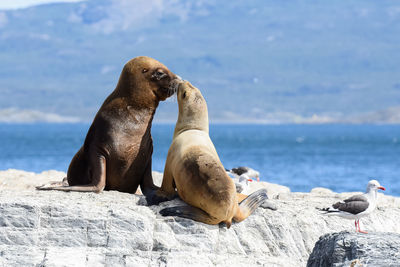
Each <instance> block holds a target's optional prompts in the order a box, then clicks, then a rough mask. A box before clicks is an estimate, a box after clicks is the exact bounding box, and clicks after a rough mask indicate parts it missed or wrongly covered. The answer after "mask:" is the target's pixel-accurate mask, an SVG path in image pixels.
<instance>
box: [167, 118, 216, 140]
mask: <svg viewBox="0 0 400 267" xmlns="http://www.w3.org/2000/svg"><path fill="white" fill-rule="evenodd" d="M195 116H196V118H193V116H192V117H186V116H184V115H182V114H181V113H179V116H178V120H177V122H176V125H175V131H174V138H175V137H176V136H178V135H179V134H181V133H183V132H185V131H188V130H199V131H202V132H205V133H207V134H209V128H208V114H207V112H205V114H199V116H197V114H196V115H195Z"/></svg>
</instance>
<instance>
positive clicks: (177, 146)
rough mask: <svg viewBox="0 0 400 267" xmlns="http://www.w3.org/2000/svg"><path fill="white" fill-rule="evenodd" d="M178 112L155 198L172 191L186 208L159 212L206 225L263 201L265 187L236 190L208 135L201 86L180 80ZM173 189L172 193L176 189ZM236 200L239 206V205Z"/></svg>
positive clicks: (226, 219)
mask: <svg viewBox="0 0 400 267" xmlns="http://www.w3.org/2000/svg"><path fill="white" fill-rule="evenodd" d="M177 99H178V105H179V116H178V121H177V123H176V126H175V132H174V136H173V141H172V144H171V146H170V148H169V151H168V156H167V160H166V163H165V169H164V177H163V182H162V186H161V189H160V190H159V191H158V192H157V194H156V195H157V197H160V199H165V198H168V199H172V198H173V197H175V195H176V193H177V194H178V195H179V196H180V198H181V199H182V200H183V201H185V202H186V203H188V204H189V205H190V206H179V207H170V208H165V209H163V210H161V211H160V213H161V214H162V215H163V216H169V215H175V216H180V217H184V218H190V219H193V220H195V221H200V222H203V223H207V224H218V223H221V222H224V223H225V224H226V225H227V227H228V228H229V227H230V226H231V223H232V219H233V220H234V221H236V222H240V221H242V220H244V219H245V218H247V217H248V216H249V215H250V214H251V213H252V212H253V211H254V210H255V209H256V208H257V207H258V206H259V205H260V204H262V202H263V201H264V200H266V199H267V198H268V197H267V194H266V190H265V189H261V190H258V191H256V192H254V193H253V194H251V195H250V196H248V197H247V196H245V195H242V194H238V193H236V188H235V184H234V183H233V181H232V179H231V178H230V177H229V176H228V175H227V173H226V171H225V168H224V166H223V165H222V163H221V161H220V159H219V157H218V154H217V151H216V150H215V147H214V145H213V143H212V141H211V139H210V137H209V134H208V111H207V103H206V101H205V100H204V98H203V96H202V94H201V93H200V90H199V89H197V88H195V87H193V86H192V85H191V84H190V83H189V82H182V83H181V84H180V85H179V88H178V93H177ZM175 188H176V191H175ZM239 202H240V204H239Z"/></svg>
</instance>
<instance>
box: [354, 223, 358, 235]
mask: <svg viewBox="0 0 400 267" xmlns="http://www.w3.org/2000/svg"><path fill="white" fill-rule="evenodd" d="M354 225H355V226H356V232H358V229H357V220H354Z"/></svg>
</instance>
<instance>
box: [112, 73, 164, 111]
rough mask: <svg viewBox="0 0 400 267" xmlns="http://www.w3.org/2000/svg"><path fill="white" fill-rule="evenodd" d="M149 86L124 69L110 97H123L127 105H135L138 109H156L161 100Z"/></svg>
mask: <svg viewBox="0 0 400 267" xmlns="http://www.w3.org/2000/svg"><path fill="white" fill-rule="evenodd" d="M149 86H150V85H149V84H148V83H147V82H143V81H138V80H137V79H135V77H134V76H132V75H127V74H126V72H124V71H123V72H122V73H121V76H120V78H119V81H118V84H117V86H116V88H115V90H114V92H113V93H112V94H111V95H110V96H109V98H121V99H123V101H124V102H125V103H126V104H127V105H130V106H134V107H135V108H136V109H138V110H141V109H152V110H154V111H155V110H156V108H157V107H158V103H159V101H160V100H159V99H158V98H157V96H156V95H155V94H154V93H153V91H152V90H151V89H150V88H148V87H149Z"/></svg>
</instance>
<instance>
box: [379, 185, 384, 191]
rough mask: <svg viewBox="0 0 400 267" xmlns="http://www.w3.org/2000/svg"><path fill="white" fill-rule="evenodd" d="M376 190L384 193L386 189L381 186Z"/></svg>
mask: <svg viewBox="0 0 400 267" xmlns="http://www.w3.org/2000/svg"><path fill="white" fill-rule="evenodd" d="M378 189H380V190H383V191H385V190H386V189H385V188H384V187H383V186H378Z"/></svg>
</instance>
